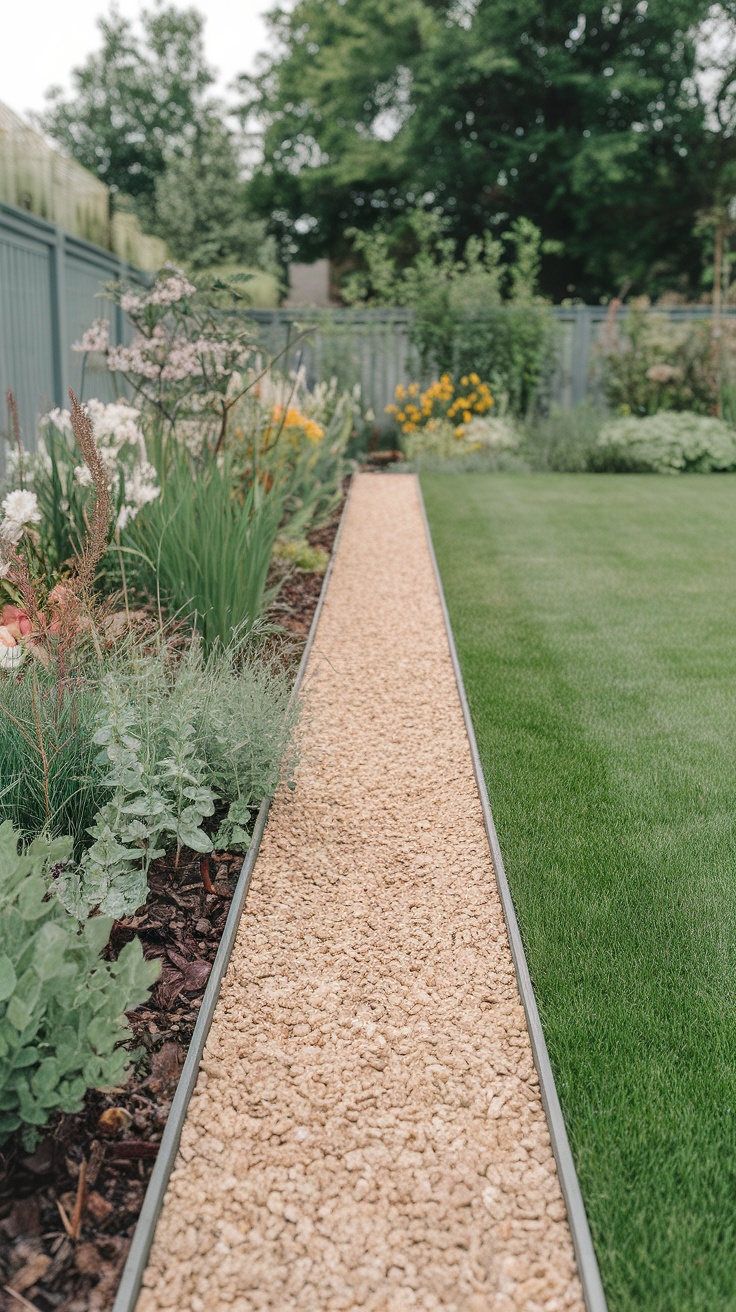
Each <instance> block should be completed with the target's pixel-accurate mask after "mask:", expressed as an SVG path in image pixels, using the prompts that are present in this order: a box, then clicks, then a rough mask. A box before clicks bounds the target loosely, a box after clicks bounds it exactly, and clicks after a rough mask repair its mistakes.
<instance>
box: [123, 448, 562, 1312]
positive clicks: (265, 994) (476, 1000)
mask: <svg viewBox="0 0 736 1312" xmlns="http://www.w3.org/2000/svg"><path fill="white" fill-rule="evenodd" d="M306 718H307V724H308V734H307V738H308V754H306V755H305V757H304V760H303V762H302V765H301V767H300V772H299V777H298V786H297V789H296V791H295V792H294V793H288V792H286V791H285V792H284V795H283V796H280V797H279V798H278V799H277V802H276V804H275V806H274V809H273V811H272V813H271V819H270V821H269V824H268V828H267V831H266V835H265V839H264V842H263V846H262V849H261V853H260V855H259V858H258V861H257V863H256V867H255V872H254V876H253V882H252V886H251V890H250V893H249V896H248V901H247V904H246V910H245V914H244V915H243V920H242V923H241V927H240V932H239V936H238V941H237V944H236V947H235V951H234V953H233V957H232V962H231V965H230V969H229V971H228V974H227V977H226V980H225V983H224V986H223V990H222V994H221V998H220V1002H219V1004H218V1008H217V1011H216V1014H215V1019H214V1024H213V1027H212V1031H211V1034H210V1037H209V1040H208V1043H207V1049H206V1054H205V1057H204V1060H203V1063H202V1071H201V1073H200V1077H199V1082H198V1085H197V1089H196V1092H195V1095H194V1097H193V1099H192V1102H191V1105H190V1111H189V1117H188V1120H187V1123H186V1125H185V1127H184V1134H183V1138H182V1146H181V1152H180V1156H179V1159H178V1161H177V1165H176V1168H175V1170H174V1173H173V1175H172V1178H171V1184H170V1187H169V1192H168V1194H167V1198H166V1202H165V1206H164V1211H163V1213H162V1217H161V1220H160V1222H159V1226H158V1230H157V1235H156V1241H155V1244H154V1248H153V1252H152V1255H151V1260H150V1265H149V1268H148V1271H147V1273H146V1276H145V1281H144V1285H145V1288H144V1291H143V1293H142V1294H141V1298H140V1302H139V1305H138V1308H139V1312H158V1309H163V1308H175V1309H176V1310H177V1312H220V1310H222V1312H225V1310H226V1309H227V1312H231V1310H232V1312H252V1310H253V1309H261V1308H263V1309H274V1310H275V1309H278V1312H290V1310H291V1309H295V1310H296V1309H298V1310H299V1312H328V1310H329V1309H352V1308H365V1309H371V1310H372V1312H404V1309H415V1308H417V1309H442V1310H443V1312H511V1310H512V1309H519V1308H523V1309H526V1310H527V1312H541V1309H544V1312H558V1310H559V1309H574V1310H575V1312H582V1307H583V1303H582V1295H581V1291H580V1285H579V1281H578V1278H577V1274H576V1271H575V1263H574V1258H573V1252H572V1244H571V1240H570V1234H569V1230H568V1227H567V1221H566V1217H565V1208H564V1204H563V1201H562V1196H561V1193H560V1187H559V1182H558V1179H557V1175H556V1171H555V1165H554V1159H553V1157H552V1152H551V1148H550V1143H549V1135H548V1133H547V1126H546V1122H545V1119H544V1114H543V1112H542V1108H541V1104H540V1100H539V1088H538V1084H537V1078H536V1073H535V1070H534V1066H533V1063H532V1056H531V1050H530V1046H529V1039H528V1035H527V1032H526V1027H525V1021H524V1013H523V1010H522V1007H521V1004H520V1002H519V997H518V993H517V989H516V982H515V977H514V971H513V966H512V963H511V955H510V952H509V946H508V940H507V938H506V932H505V928H504V922H503V915H502V911H501V905H500V902H499V900H498V896H497V893H496V889H495V885H494V882H493V872H492V866H491V859H490V854H489V850H488V845H487V841H486V836H485V831H484V828H483V821H482V815H481V809H480V803H479V800H478V795H477V790H476V786H475V781H474V778H473V770H472V764H471V758H470V751H469V746H468V741H467V736H466V733H465V727H464V723H463V718H462V713H461V709H460V704H459V700H458V696H457V691H456V687H455V680H454V675H453V671H452V665H451V662H450V655H449V651H448V647H447V641H446V637H445V630H444V625H443V621H442V613H441V610H440V604H439V598H438V596H437V589H436V584H435V580H434V574H433V571H432V566H431V562H430V557H429V553H428V550H427V544H426V539H425V535H424V528H423V524H422V518H421V512H420V505H419V497H418V491H417V486H416V482H415V480H414V478H413V477H412V476H409V475H402V476H397V475H390V474H378V475H376V474H364V475H359V476H358V477H357V479H356V481H355V484H354V487H353V491H352V495H351V500H350V505H349V509H348V514H347V520H346V523H345V527H344V531H343V535H342V539H341V543H340V548H339V552H338V556H337V560H336V562H335V568H334V572H333V575H332V579H331V582H330V587H329V591H328V595H327V599H326V603H325V607H324V610H323V613H322V617H321V620H320V624H319V629H318V632H317V639H316V643H315V646H314V649H313V653H312V657H311V661H310V666H309V671H308V680H307V716H306Z"/></svg>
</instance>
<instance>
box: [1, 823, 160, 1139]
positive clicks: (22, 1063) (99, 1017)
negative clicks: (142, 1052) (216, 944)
mask: <svg viewBox="0 0 736 1312" xmlns="http://www.w3.org/2000/svg"><path fill="white" fill-rule="evenodd" d="M70 849H71V842H70V841H69V840H68V839H56V840H55V841H54V842H50V843H48V842H43V841H42V840H40V839H36V841H35V842H34V843H32V844H31V846H30V848H29V849H28V850H27V852H22V851H21V852H19V850H18V836H17V834H16V833H15V831H14V829H13V826H12V824H11V823H10V822H9V821H5V822H4V823H3V824H2V825H0V1142H2V1141H3V1140H4V1139H6V1138H7V1137H8V1135H10V1134H12V1133H13V1131H14V1130H17V1129H18V1128H19V1127H20V1126H25V1127H26V1134H25V1138H26V1142H27V1143H28V1142H29V1141H31V1142H32V1140H33V1137H34V1132H37V1131H38V1130H39V1129H40V1128H41V1127H42V1126H44V1125H45V1124H46V1123H47V1121H48V1120H49V1118H50V1117H51V1116H52V1115H53V1114H54V1112H57V1111H62V1112H76V1111H79V1110H80V1108H81V1106H82V1102H83V1099H84V1095H85V1093H86V1092H87V1090H88V1089H97V1088H110V1087H114V1086H116V1085H119V1084H121V1083H123V1081H124V1080H125V1075H126V1067H127V1066H128V1064H129V1063H130V1061H131V1058H132V1055H133V1054H131V1053H130V1051H128V1050H127V1049H126V1048H125V1047H123V1046H122V1045H123V1044H124V1043H125V1042H126V1041H127V1040H128V1039H129V1038H130V1029H129V1026H128V1024H127V1022H126V1020H125V1012H126V1011H130V1010H131V1009H132V1008H133V1007H137V1006H138V1005H139V1004H140V1003H141V1002H144V1001H145V999H146V998H147V997H148V993H149V990H150V988H151V986H152V984H153V983H154V981H155V980H156V978H157V976H158V971H159V964H158V962H147V961H144V959H143V953H142V950H141V945H140V942H139V940H138V939H133V940H132V941H131V942H130V943H128V944H127V945H126V946H125V947H124V948H123V950H122V952H121V953H120V956H119V957H118V960H117V961H114V962H107V961H103V960H102V959H101V953H102V951H103V949H104V947H105V946H106V944H107V941H108V939H109V937H110V930H111V928H112V920H111V919H107V918H105V917H102V916H97V917H95V918H94V919H92V920H88V921H86V923H85V924H84V925H82V926H81V927H80V925H79V924H78V923H77V921H76V920H75V919H74V918H73V917H72V916H70V915H69V914H68V913H67V912H66V911H65V910H64V909H63V908H62V906H61V905H60V903H59V902H58V901H57V899H56V898H54V897H49V896H48V886H49V879H50V871H51V869H52V868H53V866H54V865H56V864H57V863H59V862H62V861H64V860H65V859H66V858H67V857H68V855H69V852H70Z"/></svg>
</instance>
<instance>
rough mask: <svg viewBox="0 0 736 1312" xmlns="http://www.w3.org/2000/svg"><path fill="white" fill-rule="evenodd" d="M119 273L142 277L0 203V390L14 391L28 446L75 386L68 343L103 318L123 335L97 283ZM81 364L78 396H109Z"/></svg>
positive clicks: (106, 384)
mask: <svg viewBox="0 0 736 1312" xmlns="http://www.w3.org/2000/svg"><path fill="white" fill-rule="evenodd" d="M123 277H124V278H128V279H130V280H131V281H134V282H144V281H146V275H145V274H142V273H141V272H140V271H139V270H137V269H134V268H133V267H132V266H131V265H128V264H125V263H124V262H123V261H122V260H120V259H119V258H118V257H117V256H116V255H114V254H113V253H112V252H111V251H107V250H104V249H103V248H102V247H101V246H94V245H92V243H91V242H86V241H83V240H82V239H81V238H78V237H72V236H69V235H68V234H66V233H64V232H63V231H62V230H61V229H60V228H58V227H57V226H56V225H55V224H53V223H47V222H46V221H45V220H44V219H39V218H36V217H35V216H34V215H31V214H27V213H26V212H25V211H24V210H19V209H16V208H15V207H14V206H12V205H2V204H0V391H1V392H2V395H3V397H4V392H5V389H6V388H8V387H10V388H12V389H13V391H14V392H15V394H16V398H17V401H18V411H19V414H20V419H21V425H22V427H23V433H24V440H25V442H26V444H27V445H28V446H29V447H31V448H32V447H33V445H34V442H35V432H36V424H37V419H38V416H39V414H43V413H44V412H45V411H46V410H48V409H49V407H50V406H53V405H60V406H66V405H68V396H67V388H68V387H70V386H71V387H74V389H75V390H76V391H77V392H79V391H80V389H81V384H82V357H81V355H79V354H78V353H77V352H75V351H73V350H72V344H73V343H74V342H75V341H77V340H78V339H79V338H80V337H81V335H82V333H83V332H84V330H85V329H86V328H88V327H89V326H90V324H91V323H92V320H93V319H100V318H106V319H107V320H108V322H109V324H110V340H111V342H113V343H118V342H121V341H128V340H129V335H130V328H129V325H128V322H127V320H126V319H125V317H124V316H123V315H122V314H121V313H120V311H119V309H118V307H116V306H115V305H114V303H113V302H112V301H111V300H110V298H109V297H105V296H104V288H105V284H107V283H109V282H112V281H116V280H117V279H119V278H123ZM89 368H90V362H89V361H88V362H87V377H86V378H85V389H84V390H85V395H87V396H90V395H95V396H99V397H100V399H101V400H112V399H113V397H114V394H115V393H114V386H113V380H112V378H111V376H110V374H109V373H108V371H107V370H106V369H104V370H102V369H101V370H99V371H98V372H96V373H95V374H94V375H90V373H89ZM0 404H1V402H0ZM0 414H2V410H0ZM3 428H4V421H3V420H0V430H2V429H3ZM0 445H1V444H0ZM0 459H2V452H1V451H0Z"/></svg>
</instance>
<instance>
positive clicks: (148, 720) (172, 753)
mask: <svg viewBox="0 0 736 1312" xmlns="http://www.w3.org/2000/svg"><path fill="white" fill-rule="evenodd" d="M100 694H101V705H100V709H99V712H98V715H97V721H96V727H95V730H94V735H93V736H94V742H95V743H96V745H97V747H98V748H100V749H101V751H100V753H99V757H98V763H99V764H101V765H102V767H103V785H104V788H105V791H106V793H107V797H108V799H109V800H107V801H106V802H105V803H104V805H102V806H101V808H100V810H99V812H98V814H97V816H96V818H95V821H94V824H93V825H92V826H91V828H90V830H89V833H90V836H91V837H92V839H93V842H92V845H91V846H90V847H89V848H88V850H87V851H86V852H85V853H84V854H83V856H82V859H81V861H80V862H79V864H78V865H77V866H70V867H69V868H68V869H67V870H66V871H65V872H64V873H63V874H62V875H61V877H60V879H59V880H58V881H57V891H58V894H59V896H60V898H61V899H62V901H63V903H64V906H65V907H66V908H67V910H69V911H72V912H74V914H75V915H79V916H83V915H86V914H88V913H89V911H90V910H92V909H93V908H94V907H98V908H100V909H101V910H102V911H103V912H105V914H109V915H114V916H122V915H130V914H132V913H133V912H134V911H136V910H137V908H138V907H140V906H141V905H142V904H143V903H144V902H145V900H146V896H147V872H148V868H149V865H150V863H151V861H152V860H154V859H155V858H156V857H157V856H161V855H162V854H163V852H165V851H166V850H168V849H169V848H172V847H176V848H177V849H178V848H180V847H184V846H185V847H188V848H190V849H192V850H193V851H195V852H202V853H207V852H211V851H212V850H213V848H214V847H215V846H219V847H236V848H237V847H240V848H244V847H246V846H247V844H248V833H247V828H248V823H249V807H250V806H251V805H252V804H253V803H254V802H256V803H258V802H260V801H261V798H262V797H263V795H264V794H265V793H270V792H272V791H273V790H274V789H275V787H276V784H277V783H278V781H279V778H280V777H281V775H282V773H284V774H285V775H287V776H288V775H289V771H290V763H289V760H288V753H287V748H288V744H289V741H290V735H291V730H292V728H293V724H294V717H295V711H294V708H293V707H292V709H291V711H290V709H289V708H290V706H291V702H290V682H289V679H288V676H287V675H286V674H285V673H284V672H283V671H282V670H279V669H278V668H277V667H276V665H275V664H272V663H269V662H268V661H267V660H265V659H264V658H263V657H262V656H258V657H257V656H256V654H255V653H253V652H251V653H245V654H243V653H242V652H241V651H240V650H239V647H238V644H237V642H235V643H233V644H231V646H230V647H229V648H227V649H222V648H221V647H215V648H214V649H213V650H212V651H211V652H210V654H209V655H208V656H206V657H205V656H204V654H203V651H202V647H201V645H200V644H198V643H194V644H192V646H191V647H190V648H189V650H188V652H187V653H186V654H185V655H183V656H182V657H181V658H180V659H179V660H177V661H176V662H171V661H168V660H167V659H166V658H165V657H163V656H161V655H152V656H149V657H145V656H140V658H139V659H138V660H137V661H136V662H134V663H133V662H127V663H125V664H123V663H122V662H121V663H120V664H119V665H118V667H117V668H116V669H115V670H114V671H110V672H109V673H108V674H107V675H106V677H105V678H104V679H103V681H102V685H101V690H100ZM216 807H218V808H219V809H220V810H221V811H222V814H223V819H222V823H221V825H220V829H219V831H218V832H217V833H216V834H215V836H214V839H213V838H212V837H211V836H210V833H208V832H207V830H206V829H205V828H204V827H203V825H204V822H205V820H206V819H207V818H208V817H210V816H212V815H213V813H214V812H215V809H216Z"/></svg>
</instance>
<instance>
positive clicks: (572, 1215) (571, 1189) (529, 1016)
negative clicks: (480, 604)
mask: <svg viewBox="0 0 736 1312" xmlns="http://www.w3.org/2000/svg"><path fill="white" fill-rule="evenodd" d="M417 488H418V491H419V504H420V506H421V511H422V518H423V520H424V530H425V533H426V535H427V546H428V548H429V555H430V559H431V561H432V568H433V570H434V574H435V578H436V581H437V590H438V593H439V598H440V605H441V607H442V615H443V618H444V621H445V629H446V630H447V642H448V645H449V648H450V657H451V659H452V666H453V670H454V672H455V681H456V683H457V691H458V696H459V698H460V705H461V706H462V712H463V719H464V720H465V728H466V730H467V734H468V742H469V744H470V754H471V757H472V761H473V771H474V773H475V779H476V784H477V787H478V795H479V797H480V803H481V808H482V811H483V822H484V824H485V828H486V834H487V835H488V843H489V846H490V849H491V857H492V859H493V870H494V874H495V878H496V887H497V889H498V895H499V898H500V899H501V906H502V908H503V915H504V920H505V921H506V931H507V933H508V938H509V945H510V947H511V956H512V958H513V962H514V971H515V973H516V982H517V985H518V989H519V995H520V997H521V1002H522V1006H523V1008H524V1012H525V1014H526V1023H527V1028H528V1030H529V1038H530V1041H531V1046H532V1054H533V1057H534V1065H535V1066H536V1068H537V1076H538V1078H539V1088H540V1092H541V1095H542V1104H543V1106H544V1112H545V1115H546V1118H547V1125H548V1128H549V1134H550V1140H551V1143H552V1151H553V1153H554V1157H555V1161H556V1163H557V1174H558V1176H559V1180H560V1187H561V1189H562V1194H563V1197H564V1199H565V1206H566V1208H567V1219H568V1224H569V1227H570V1234H571V1237H572V1243H573V1248H574V1250H575V1258H576V1261H577V1264H578V1274H579V1276H580V1283H581V1285H582V1287H583V1297H584V1298H585V1306H586V1308H587V1310H588V1312H607V1303H606V1296H605V1294H604V1292H603V1284H602V1281H601V1276H600V1271H599V1269H598V1259H597V1258H596V1255H595V1249H594V1247H593V1239H592V1236H591V1233H590V1227H589V1225H588V1218H587V1215H586V1212H585V1204H584V1202H583V1195H582V1193H581V1190H580V1182H579V1181H578V1176H577V1171H576V1170H575V1162H574V1160H573V1156H572V1150H571V1148H570V1142H569V1139H568V1137H567V1130H566V1128H565V1122H564V1118H563V1115H562V1108H561V1106H560V1099H559V1095H558V1093H557V1086H556V1085H555V1077H554V1074H553V1072H552V1065H551V1063H550V1059H549V1053H548V1052H547V1044H546V1042H545V1039H544V1031H543V1030H542V1022H541V1020H540V1016H539V1009H538V1007H537V1001H536V998H535V996H534V986H533V984H532V980H531V975H530V973H529V967H528V965H527V960H526V954H525V952H524V944H523V942H522V938H521V931H520V929H519V922H518V920H517V918H516V911H515V908H514V902H513V898H512V896H511V889H510V887H509V882H508V879H507V877H506V871H505V869H504V864H503V857H502V856H501V848H500V846H499V842H498V835H497V833H496V825H495V822H494V819H493V812H492V811H491V803H490V799H489V796H488V788H487V786H486V780H485V775H484V773H483V765H482V763H481V759H480V753H479V751H478V744H477V742H476V738H475V730H474V728H473V720H472V717H471V714H470V707H469V705H468V698H467V695H466V692H465V684H464V682H463V675H462V670H461V668H460V661H459V659H458V654H457V648H456V646H455V639H454V636H453V632H452V624H451V622H450V613H449V611H448V609H447V602H446V600H445V593H444V589H443V587H442V577H441V575H440V570H439V565H438V563H437V556H436V555H435V550H434V544H433V542H432V533H431V530H430V527H429V520H428V518H427V511H426V507H425V505H424V496H423V494H422V486H421V481H420V480H419V479H417ZM115 1312H117V1308H116V1309H115Z"/></svg>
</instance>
